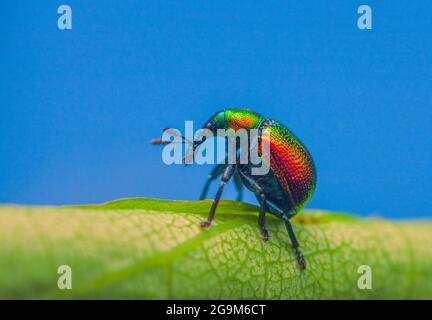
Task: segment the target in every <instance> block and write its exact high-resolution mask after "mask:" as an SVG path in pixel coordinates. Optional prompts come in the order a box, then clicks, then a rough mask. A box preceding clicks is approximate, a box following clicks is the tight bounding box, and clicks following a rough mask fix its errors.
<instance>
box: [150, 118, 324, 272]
mask: <svg viewBox="0 0 432 320" xmlns="http://www.w3.org/2000/svg"><path fill="white" fill-rule="evenodd" d="M203 128H206V129H208V130H210V131H211V132H212V133H213V134H216V133H217V129H232V130H234V131H236V130H239V129H241V128H243V129H246V130H249V131H250V130H251V129H258V130H259V131H261V132H264V131H265V132H266V133H268V134H269V135H268V136H267V137H269V138H268V140H267V143H269V144H270V156H269V157H267V159H269V161H270V166H269V167H270V170H269V171H268V173H267V174H265V175H253V174H252V166H253V165H251V164H250V163H248V164H241V163H235V164H227V163H222V164H219V165H217V166H216V167H215V168H214V169H213V170H212V171H211V173H210V175H209V177H208V180H207V182H206V184H205V185H204V188H203V190H202V192H201V195H200V200H202V199H204V198H205V197H206V194H207V190H208V187H209V185H210V182H211V181H212V180H215V179H216V178H217V177H219V176H220V175H222V181H221V184H220V186H219V189H218V191H217V193H216V197H215V199H214V201H213V204H212V206H211V209H210V213H209V216H208V219H207V221H204V222H202V223H201V226H202V227H204V228H206V227H209V226H210V224H211V222H212V221H213V219H214V216H215V212H216V207H217V205H218V202H219V200H220V198H221V195H222V190H223V188H224V186H225V184H226V183H227V182H228V181H229V180H230V179H231V178H232V177H233V176H234V182H235V185H236V188H237V190H238V191H239V199H241V195H242V185H244V186H246V188H248V189H249V190H250V191H252V192H253V193H254V194H255V196H256V198H257V200H258V202H259V203H260V210H259V217H258V225H259V228H260V232H261V236H262V238H263V239H264V240H268V239H269V234H268V231H267V229H266V226H265V214H266V212H267V211H268V212H270V213H272V214H273V215H275V216H277V217H279V218H281V219H282V220H283V221H284V222H285V226H286V229H287V231H288V235H289V237H290V239H291V243H292V245H293V247H294V250H295V252H296V254H297V259H298V263H299V265H300V267H301V268H303V269H304V268H306V263H305V260H304V257H303V254H302V253H301V251H300V248H299V243H298V241H297V238H296V236H295V234H294V231H293V228H292V226H291V223H290V221H289V219H290V218H291V217H293V216H294V215H295V214H296V213H297V212H298V211H299V210H300V209H301V208H303V207H304V205H305V204H306V202H307V201H308V200H309V199H310V197H311V196H312V193H313V192H314V190H315V185H316V170H315V164H314V162H313V159H312V157H311V155H310V154H309V152H308V150H307V149H306V147H305V146H304V145H303V144H302V143H301V142H300V141H299V139H298V138H297V137H296V136H294V134H293V133H291V131H290V130H289V129H288V128H287V127H285V126H284V125H283V124H281V123H279V122H277V121H275V120H272V119H267V118H264V117H262V116H261V115H259V114H257V113H255V112H253V111H250V110H246V109H225V110H223V111H219V112H217V113H216V114H215V115H213V116H212V117H211V118H210V119H209V120H208V121H207V122H206V124H205V125H204V127H203ZM182 138H183V142H186V139H185V138H184V137H182ZM263 139H265V138H263V137H262V136H259V138H258V143H259V144H262V143H263ZM202 142H204V140H202V141H200V142H194V143H193V149H194V150H196V148H197V147H198V146H199V145H200V144H201V143H202ZM151 143H152V144H167V143H169V141H163V140H160V139H153V140H152V141H151ZM260 150H262V149H261V148H260V147H259V148H258V152H260ZM263 161H265V160H264V159H263Z"/></svg>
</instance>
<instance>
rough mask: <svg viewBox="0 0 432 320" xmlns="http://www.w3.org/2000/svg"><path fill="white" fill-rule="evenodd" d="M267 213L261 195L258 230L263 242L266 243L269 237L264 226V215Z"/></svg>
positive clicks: (264, 201)
mask: <svg viewBox="0 0 432 320" xmlns="http://www.w3.org/2000/svg"><path fill="white" fill-rule="evenodd" d="M266 211H267V205H266V200H265V196H264V195H263V196H262V197H261V200H260V212H259V216H258V226H259V228H260V233H261V237H262V238H263V240H264V241H267V240H268V239H269V238H270V235H269V233H268V231H267V228H266V226H265V214H266Z"/></svg>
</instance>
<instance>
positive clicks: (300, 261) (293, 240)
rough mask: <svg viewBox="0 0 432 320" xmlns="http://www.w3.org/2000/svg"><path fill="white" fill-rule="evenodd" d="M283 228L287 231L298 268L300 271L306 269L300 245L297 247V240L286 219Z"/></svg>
mask: <svg viewBox="0 0 432 320" xmlns="http://www.w3.org/2000/svg"><path fill="white" fill-rule="evenodd" d="M285 227H286V229H287V231H288V235H289V237H290V239H291V243H292V245H293V247H294V250H295V252H296V254H297V261H298V264H299V265H300V267H301V268H302V269H306V261H305V259H304V257H303V253H302V252H301V250H300V245H299V243H298V241H297V238H296V236H295V234H294V230H293V228H292V225H291V222H289V220H288V219H287V220H285Z"/></svg>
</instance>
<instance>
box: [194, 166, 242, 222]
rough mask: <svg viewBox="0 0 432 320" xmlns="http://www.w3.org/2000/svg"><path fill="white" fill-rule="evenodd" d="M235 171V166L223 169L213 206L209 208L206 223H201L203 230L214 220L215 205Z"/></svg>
mask: <svg viewBox="0 0 432 320" xmlns="http://www.w3.org/2000/svg"><path fill="white" fill-rule="evenodd" d="M235 171H236V166H235V165H233V164H229V165H227V166H226V168H225V170H224V172H223V174H222V181H221V183H220V185H219V189H218V191H217V193H216V196H215V199H214V201H213V204H212V206H211V209H210V213H209V216H208V218H207V221H203V222H201V227H203V228H207V227H210V225H211V223H212V221H213V219H214V216H215V213H216V208H217V205H218V203H219V200H220V198H221V196H222V191H223V188H224V186H225V184H226V183H227V182H228V181H229V180H230V179H231V177H232V176H233V174H234V172H235Z"/></svg>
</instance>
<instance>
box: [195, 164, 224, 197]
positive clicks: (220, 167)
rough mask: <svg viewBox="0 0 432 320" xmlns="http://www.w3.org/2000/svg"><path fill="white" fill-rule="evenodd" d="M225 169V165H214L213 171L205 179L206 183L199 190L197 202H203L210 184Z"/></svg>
mask: <svg viewBox="0 0 432 320" xmlns="http://www.w3.org/2000/svg"><path fill="white" fill-rule="evenodd" d="M225 167H226V164H225V163H221V164H218V165H216V166H215V167H214V168H213V170H212V171H211V172H210V174H209V176H208V178H207V181H206V183H205V184H204V187H203V188H202V190H201V194H200V197H199V200H204V198H205V197H206V196H207V192H208V188H209V186H210V183H211V182H212V181H213V180H215V179H216V178H217V177H219V176H220V175H221V174H222V173H223V171H224V169H225Z"/></svg>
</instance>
